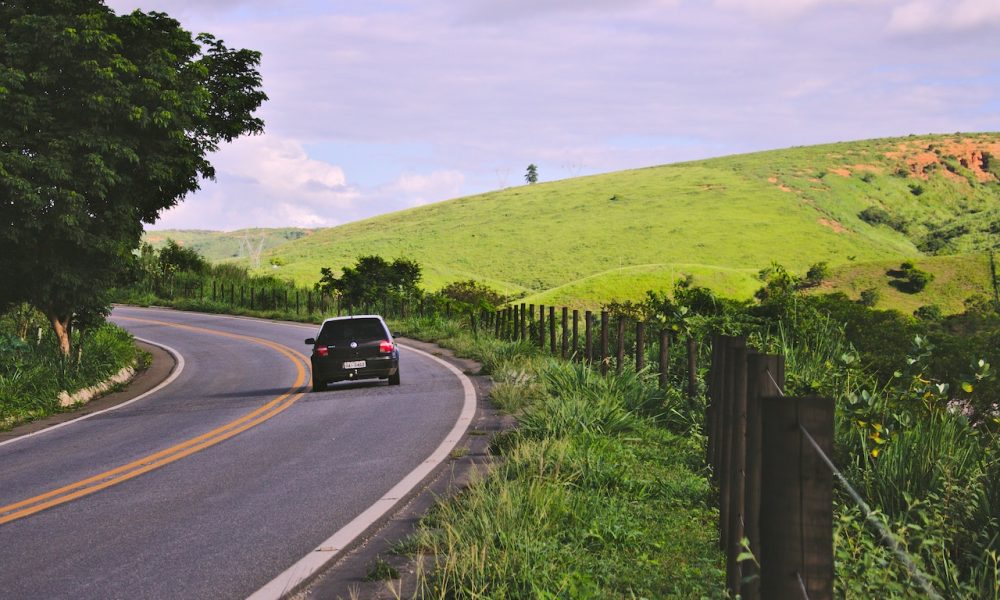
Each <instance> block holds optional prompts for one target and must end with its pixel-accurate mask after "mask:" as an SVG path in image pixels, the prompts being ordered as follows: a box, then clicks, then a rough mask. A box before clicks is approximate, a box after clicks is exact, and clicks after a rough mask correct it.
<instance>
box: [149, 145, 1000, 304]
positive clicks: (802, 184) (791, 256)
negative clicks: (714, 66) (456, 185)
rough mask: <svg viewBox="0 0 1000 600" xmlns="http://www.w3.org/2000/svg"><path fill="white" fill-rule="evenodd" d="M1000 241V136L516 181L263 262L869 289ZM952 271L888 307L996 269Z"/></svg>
mask: <svg viewBox="0 0 1000 600" xmlns="http://www.w3.org/2000/svg"><path fill="white" fill-rule="evenodd" d="M158 233H161V232H158ZM998 239H1000V134H995V133H981V134H954V135H927V136H910V137H906V138H892V139H878V140H867V141H860V142H845V143H837V144H826V145H821V146H809V147H799V148H791V149H786V150H775V151H768V152H758V153H753V154H745V155H738V156H728V157H723V158H715V159H710V160H701V161H694V162H687V163H680V164H673V165H665V166H659V167H650V168H645V169H637V170H630V171H621V172H616V173H608V174H603V175H594V176H589V177H579V178H575V179H566V180H562V181H555V182H550V183H539V184H535V185H525V186H520V187H515V188H508V189H504V190H499V191H495V192H489V193H485V194H479V195H476V196H469V197H465V198H458V199H455V200H449V201H446V202H440V203H437V204H432V205H428V206H422V207H418V208H413V209H409V210H406V211H401V212H396V213H392V214H387V215H382V216H379V217H375V218H372V219H367V220H364V221H359V222H355V223H349V224H346V225H342V226H340V227H336V228H332V229H321V230H315V231H313V232H311V233H309V234H304V235H302V236H301V237H300V238H299V239H296V240H294V241H290V242H288V243H284V244H281V245H276V246H274V247H271V248H270V249H267V250H265V252H264V254H265V260H264V264H267V259H268V258H270V257H277V258H279V259H280V261H281V262H283V263H284V266H282V267H281V271H280V272H281V273H283V274H284V275H286V276H287V277H289V278H292V279H295V280H296V281H299V282H302V283H311V282H314V281H316V280H317V279H318V277H319V270H320V268H321V267H333V268H334V269H335V270H336V269H339V268H340V267H342V266H344V265H348V264H353V262H354V261H355V259H356V258H357V257H358V256H359V255H362V254H380V255H382V256H384V257H386V258H390V259H391V258H395V257H407V258H411V259H415V260H416V261H418V262H419V263H420V264H421V265H422V266H423V267H424V285H425V287H427V288H428V289H437V288H439V287H440V286H442V285H444V284H446V283H448V282H451V281H456V280H462V279H476V280H479V281H481V282H485V283H487V284H489V285H491V286H493V287H494V288H496V289H498V290H500V291H502V292H507V293H514V294H523V295H525V296H526V297H527V298H528V299H529V301H536V302H545V303H560V304H569V305H575V306H598V305H599V304H600V303H602V302H605V301H607V300H610V299H612V298H619V299H627V298H633V299H634V298H641V297H642V295H643V292H644V291H645V290H647V289H669V288H670V287H671V286H672V283H673V281H674V279H676V278H677V277H680V276H682V275H688V274H690V275H692V276H693V277H694V278H695V281H696V283H700V284H703V285H708V286H710V287H712V288H714V289H717V290H719V291H721V292H723V293H725V294H727V295H734V296H743V297H746V296H748V295H749V294H751V293H752V292H753V290H755V289H756V288H757V287H758V286H759V282H757V281H756V280H755V274H756V273H757V271H759V270H760V269H761V268H764V267H766V266H768V265H769V264H770V263H771V262H772V261H774V262H778V263H780V264H782V265H784V266H786V267H787V268H789V269H791V270H792V271H794V272H798V273H800V274H801V273H804V272H805V271H806V269H808V267H809V266H810V265H811V264H813V263H816V262H819V261H826V262H827V263H829V265H830V266H831V267H832V269H833V273H834V283H833V284H832V287H831V286H830V285H828V286H827V288H828V289H844V290H846V291H848V292H852V290H853V293H855V295H856V294H857V293H858V292H859V290H860V289H862V288H858V289H855V288H857V285H860V284H859V283H858V281H860V280H861V278H862V277H865V278H869V279H871V278H875V279H878V281H877V282H875V283H877V284H878V285H880V286H887V285H888V283H887V282H882V281H881V279H879V278H880V277H883V278H884V271H885V269H886V268H888V267H890V266H892V265H893V264H895V265H896V266H898V263H899V262H900V261H901V260H903V259H915V260H916V262H917V263H918V266H919V265H921V264H924V262H925V261H926V257H929V256H950V255H963V254H964V255H970V257H969V258H967V259H955V260H954V261H952V262H948V261H944V260H941V261H939V259H937V258H935V259H933V260H930V261H926V264H928V265H931V266H932V267H933V268H937V267H938V266H940V268H945V269H956V268H957V269H958V270H959V271H962V273H964V271H963V269H967V268H968V269H973V268H974V269H977V272H980V271H978V269H980V267H981V265H982V261H983V260H985V259H984V258H982V256H983V255H982V253H981V251H982V250H985V249H986V248H990V247H992V248H996V247H998V246H1000V243H998ZM976 253H979V257H976V256H975V255H976ZM946 264H947V265H951V266H948V267H945V266H943V265H946ZM863 265H869V266H863ZM956 265H958V266H956ZM962 265H964V266H962ZM880 270H881V272H882V275H879V272H880ZM960 274H961V273H960ZM962 277H964V275H962ZM985 277H986V279H985V281H986V282H987V285H988V281H989V279H988V274H987V275H985ZM852 278H854V279H852ZM960 279H961V277H960ZM944 280H945V277H939V278H937V279H936V281H935V283H932V284H931V286H928V288H927V290H925V291H924V292H922V293H921V294H917V295H914V296H910V297H906V298H904V297H902V296H900V297H899V298H897V297H896V295H894V294H893V293H892V292H894V290H892V289H891V290H890V291H889V292H886V293H885V294H883V295H882V296H883V302H885V303H893V302H896V301H897V300H898V302H899V303H900V305H901V306H902V304H905V305H906V306H910V305H911V304H916V305H918V306H919V305H921V304H928V303H932V302H934V303H942V304H943V305H947V306H948V307H951V309H954V310H957V309H960V308H961V301H962V300H963V298H961V296H962V295H963V294H966V293H969V294H971V293H979V292H982V293H986V292H987V291H988V287H987V288H983V289H980V287H979V286H980V284H982V282H983V281H984V280H983V279H982V276H980V275H975V276H972V275H969V276H968V277H965V278H964V279H962V283H960V284H957V283H956V284H955V286H952V287H951V288H950V289H949V291H948V293H947V294H945V295H944V296H947V298H945V297H944V296H942V298H944V299H943V300H941V299H939V298H938V290H939V289H940V288H941V286H942V282H943V281H944ZM873 281H874V280H873ZM873 285H874V284H873ZM869 287H870V286H869ZM904 300H905V302H904ZM939 300H940V302H939Z"/></svg>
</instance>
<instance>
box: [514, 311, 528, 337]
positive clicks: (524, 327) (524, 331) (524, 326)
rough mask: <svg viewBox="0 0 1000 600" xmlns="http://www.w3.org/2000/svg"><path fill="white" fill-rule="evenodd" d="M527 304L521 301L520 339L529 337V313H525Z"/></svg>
mask: <svg viewBox="0 0 1000 600" xmlns="http://www.w3.org/2000/svg"><path fill="white" fill-rule="evenodd" d="M526 308H527V306H526V305H525V304H524V302H522V303H521V335H519V336H518V338H517V339H519V340H526V339H528V315H526V314H524V311H525V309H526Z"/></svg>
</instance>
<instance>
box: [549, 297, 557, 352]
mask: <svg viewBox="0 0 1000 600" xmlns="http://www.w3.org/2000/svg"><path fill="white" fill-rule="evenodd" d="M549 352H551V353H552V354H555V353H556V307H554V306H550V307H549Z"/></svg>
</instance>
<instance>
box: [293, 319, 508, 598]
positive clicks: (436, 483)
mask: <svg viewBox="0 0 1000 600" xmlns="http://www.w3.org/2000/svg"><path fill="white" fill-rule="evenodd" d="M397 340H398V341H399V342H400V343H402V344H403V345H405V346H411V347H413V348H416V349H418V350H423V351H424V352H428V353H430V354H432V355H434V356H436V357H438V358H440V359H442V360H445V361H447V362H449V363H451V364H452V365H454V366H456V367H458V368H459V369H460V370H461V371H462V372H463V373H465V374H466V375H467V376H468V377H469V379H470V380H471V381H472V383H473V386H474V387H475V388H476V415H475V417H474V418H473V420H472V423H471V425H470V426H469V429H468V430H467V431H466V433H465V435H464V436H463V437H462V440H461V441H460V442H459V444H458V446H456V452H453V453H452V458H450V459H449V460H448V461H446V462H444V463H442V464H441V465H440V466H439V467H438V468H437V469H436V470H435V471H434V473H433V474H432V475H431V476H430V477H428V478H427V479H426V480H425V481H424V482H423V483H422V484H421V485H420V486H419V487H418V488H417V489H416V490H414V491H413V492H411V493H410V494H409V495H408V496H407V497H406V498H405V499H404V500H403V501H402V502H400V503H399V505H398V507H397V508H396V509H395V510H393V511H392V512H391V513H390V514H388V515H386V516H385V517H383V518H382V519H380V520H379V521H378V522H376V523H375V524H374V525H372V526H371V527H370V528H369V530H368V531H366V532H365V534H364V535H363V536H360V537H359V538H358V539H357V540H355V542H354V543H353V544H352V545H351V547H350V548H349V549H348V550H347V551H346V552H344V553H343V554H342V556H341V558H339V559H337V560H335V561H333V562H332V563H331V564H329V565H327V566H326V567H325V568H324V569H323V570H322V571H321V572H320V573H318V574H317V575H316V576H315V577H314V578H313V579H312V581H311V582H310V583H308V584H307V585H306V586H305V587H304V588H302V589H301V590H300V591H298V593H296V594H294V595H293V596H291V597H292V598H295V599H296V600H318V599H323V600H329V599H335V598H344V599H345V600H346V599H348V598H358V599H361V598H367V599H378V600H382V599H386V600H388V599H395V598H401V597H402V598H409V597H414V596H415V593H414V592H415V585H416V572H417V568H418V565H417V559H416V558H414V557H413V556H410V555H407V554H402V553H395V552H394V551H393V549H394V548H395V547H396V546H397V545H398V544H399V543H400V542H402V541H403V540H405V539H406V538H407V537H408V536H410V535H411V534H412V533H413V532H414V531H415V528H416V526H417V524H418V522H419V521H420V519H421V518H422V517H423V516H424V515H425V514H427V512H428V511H429V510H430V509H431V508H432V507H433V506H434V505H435V504H437V503H438V502H441V501H442V500H444V499H447V498H450V497H452V496H454V495H455V494H457V493H459V492H461V491H462V490H463V489H465V488H466V487H467V486H468V485H469V483H470V482H471V481H474V480H475V478H476V477H478V476H480V475H483V474H485V473H486V472H487V471H488V470H489V468H490V466H491V465H492V464H493V460H494V458H493V456H492V455H491V454H490V452H489V444H490V440H491V439H492V438H493V436H494V435H495V434H496V433H498V432H500V431H504V430H506V429H510V428H511V427H513V425H514V421H513V418H511V417H509V416H507V415H504V414H502V413H500V411H498V410H497V409H496V408H495V407H493V405H492V403H491V402H490V400H489V389H490V383H491V381H490V378H489V377H487V376H484V375H477V373H479V370H480V368H481V366H480V365H479V363H477V362H475V361H473V360H469V359H465V358H459V357H456V356H455V355H454V353H453V352H451V351H450V350H448V349H445V348H441V347H440V346H437V345H435V344H430V343H427V342H421V341H418V340H413V339H407V338H397ZM377 560H382V561H385V562H387V563H389V564H390V565H392V566H393V567H394V568H395V569H396V570H397V571H398V572H399V573H400V576H401V578H400V579H395V580H391V581H368V580H367V579H366V577H367V575H368V573H369V571H370V569H371V568H372V565H374V564H375V562H376V561H377Z"/></svg>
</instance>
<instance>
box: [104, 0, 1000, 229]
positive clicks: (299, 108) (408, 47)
mask: <svg viewBox="0 0 1000 600" xmlns="http://www.w3.org/2000/svg"><path fill="white" fill-rule="evenodd" d="M106 3H107V4H108V5H109V6H110V7H112V8H113V9H114V10H115V11H116V12H118V13H123V12H131V11H132V10H135V9H140V10H143V11H160V12H165V13H167V14H169V15H171V16H172V17H174V18H176V19H177V20H178V21H180V22H181V24H182V25H183V26H184V27H185V28H186V29H188V30H190V31H192V32H194V33H198V32H208V33H212V34H213V35H215V36H216V37H218V38H221V39H222V40H224V41H225V42H226V44H227V45H228V46H230V47H240V48H251V49H254V50H259V51H260V52H261V53H262V60H261V66H260V70H261V75H262V78H263V87H264V91H265V92H266V93H267V94H268V96H269V98H270V99H269V101H268V102H266V103H265V104H264V106H262V107H261V110H260V112H259V116H260V117H261V118H263V119H264V121H265V132H264V134H263V135H259V136H249V137H244V138H240V139H239V140H236V141H234V142H233V143H231V144H227V145H225V146H224V147H223V148H221V149H220V150H219V152H218V153H216V154H214V155H213V156H212V157H211V161H212V163H213V164H214V165H215V167H216V171H217V177H216V180H215V181H203V182H202V185H201V189H200V190H199V191H197V192H195V193H193V194H190V195H189V196H188V197H187V198H185V199H184V200H183V201H182V202H181V203H180V204H179V205H178V206H176V207H174V208H172V209H170V210H168V211H166V212H164V213H163V215H162V216H161V218H160V220H159V221H158V222H157V223H156V225H154V226H152V227H151V229H165V228H183V229H214V230H234V229H241V228H245V227H285V226H295V227H329V226H335V225H340V224H343V223H347V222H350V221H356V220H359V219H364V218H367V217H370V216H374V215H378V214H382V213H387V212H392V211H396V210H401V209H405V208H409V207H413V206H419V205H422V204H428V203H432V202H438V201H441V200H447V199H449V198H455V197H459V196H464V195H469V194H475V193H480V192H487V191H491V190H497V189H502V188H505V187H511V186H517V185H524V183H525V182H524V175H525V171H526V168H527V166H528V165H529V164H535V165H537V166H538V174H539V181H543V182H544V181H554V180H558V179H565V178H568V177H574V176H579V175H587V174H593V173H604V172H609V171H617V170H621V169H628V168H638V167H645V166H651V165H660V164H668V163H674V162H682V161H687V160H695V159H700V158H708V157H714V156H724V155H729V154H737V153H743V152H751V151H756V150H768V149H777V148H787V147H791V146H801V145H811V144H819V143H826V142H837V141H848V140H857V139H868V138H876V137H886V136H905V135H908V134H923V133H952V132H956V131H997V130H1000V41H998V40H1000V0H341V1H336V2H333V1H331V2H323V1H320V0H298V1H293V0H106Z"/></svg>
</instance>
